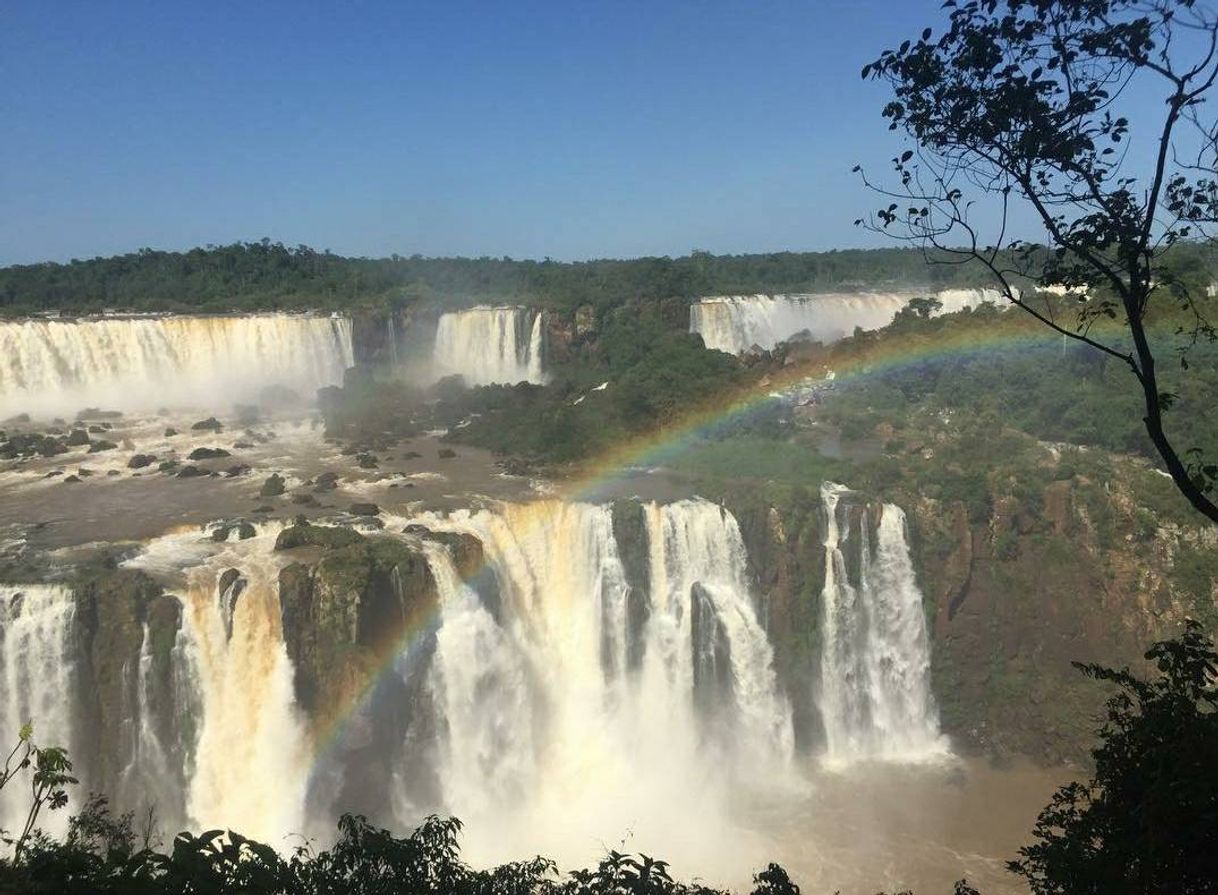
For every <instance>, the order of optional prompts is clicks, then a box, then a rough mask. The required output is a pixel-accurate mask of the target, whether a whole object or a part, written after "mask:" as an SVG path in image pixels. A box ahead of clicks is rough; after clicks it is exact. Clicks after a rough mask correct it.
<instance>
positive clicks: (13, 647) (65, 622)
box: [0, 584, 76, 834]
mask: <svg viewBox="0 0 1218 895" xmlns="http://www.w3.org/2000/svg"><path fill="white" fill-rule="evenodd" d="M74 618H75V602H74V600H73V598H72V592H71V591H70V590H69V589H67V588H65V587H59V586H55V585H41V584H39V585H24V586H19V587H14V586H11V585H10V586H8V587H6V588H4V590H3V591H0V731H2V732H3V735H4V736H5V738H6V740H5V743H4V746H3V748H4V750H5V754H7V753H8V750H10V749H12V747H13V746H15V745H16V737H17V732H18V731H20V730H21V728H22V726H23V725H25V724H26V723H29V722H32V723H33V725H34V737H33V739H34V742H35V743H37V744H38V745H39V746H60V747H63V748H65V749H68V750H69V752H71V750H72V748H73V746H74V740H73V733H74V731H73V724H72V708H73V701H72V694H73V693H75V692H76V680H75V674H76V651H75V647H76V643H75V640H74V637H73V621H74ZM23 783H24V781H17V782H14V783H13V784H11V785H10V786H7V787H5V788H4V789H3V790H0V827H3V829H5V830H8V831H9V832H11V833H17V832H20V830H21V829H22V827H23V825H24V823H25V816H26V813H27V812H28V811H29V807H30V805H29V797H28V792H29V790H28V788H27V787H26V786H24V785H22V784H23ZM66 823H67V812H65V811H57V812H51V813H49V814H48V815H47V816H45V817H43V818H41V819H40V821H39V825H40V826H41V827H42V828H43V829H44V830H46V831H48V832H50V833H52V834H57V833H61V832H62V831H63V830H64V829H65V827H66Z"/></svg>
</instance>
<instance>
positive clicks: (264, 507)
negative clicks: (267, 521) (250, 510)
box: [254, 503, 275, 513]
mask: <svg viewBox="0 0 1218 895" xmlns="http://www.w3.org/2000/svg"><path fill="white" fill-rule="evenodd" d="M254 512H255V513H273V512H275V508H274V507H273V506H269V505H268V504H265V503H264V504H260V505H258V506H256V507H254Z"/></svg>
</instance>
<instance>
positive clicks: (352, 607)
mask: <svg viewBox="0 0 1218 895" xmlns="http://www.w3.org/2000/svg"><path fill="white" fill-rule="evenodd" d="M303 527H305V526H297V528H303ZM307 527H309V528H313V527H314V526H307ZM292 530H293V529H287V530H286V531H292ZM344 531H345V530H344ZM350 534H352V535H354V536H355V540H353V541H352V540H350V539H347V538H344V539H342V540H343V541H345V543H338V542H337V541H336V540H334V541H330V542H327V543H323V544H320V545H315V546H313V550H314V555H315V557H316V558H313V559H311V560H310V561H308V562H296V563H292V564H291V565H288V566H287V567H285V568H284V569H283V570H282V571H281V572H280V575H279V599H280V605H281V611H282V618H283V634H284V641H285V644H286V646H287V651H288V656H289V657H290V658H291V660H292V665H293V668H294V669H295V680H294V683H295V689H296V697H297V702H298V703H299V705H300V706H301V707H302V708H303V709H304V710H305V712H306V713H307V714H308V716H309V718H310V720H311V722H312V723H313V725H314V726H315V728H316V729H317V730H320V731H328V730H330V729H331V727H332V725H333V724H334V722H335V721H336V720H337V719H338V718H339V717H340V716H348V713H349V710H350V709H351V707H352V706H356V711H355V714H354V715H349V716H348V719H347V723H346V724H344V726H343V729H342V732H341V734H340V735H339V737H338V740H337V741H336V743H335V744H334V748H333V752H334V753H335V756H334V759H333V761H334V764H335V765H336V768H337V770H336V775H337V777H338V779H339V783H338V784H337V792H336V793H335V794H334V795H333V799H334V801H335V803H336V804H337V806H338V807H339V809H340V810H345V807H347V806H363V807H364V808H365V810H366V809H367V806H370V805H371V806H376V805H385V810H386V811H388V805H387V804H385V799H386V798H387V796H386V793H387V792H388V791H389V785H390V781H391V777H392V774H393V767H392V763H393V762H392V756H393V755H394V754H395V753H396V751H397V749H398V747H399V746H400V744H401V742H402V741H403V738H404V737H405V735H406V732H407V728H408V726H409V724H408V722H409V719H410V717H411V715H412V713H414V711H415V702H416V701H417V697H418V690H419V689H420V687H421V681H420V680H419V679H420V678H421V677H422V676H421V675H415V676H414V679H415V683H414V686H413V688H411V687H409V686H408V684H407V683H406V682H404V681H403V680H402V678H401V677H400V676H399V675H396V674H381V672H382V671H383V669H384V668H385V667H386V665H387V664H388V663H391V662H393V661H395V660H396V659H397V658H398V657H399V656H400V655H401V654H402V653H403V651H404V650H405V649H406V648H407V647H409V649H410V650H412V651H414V655H413V656H412V659H413V660H414V661H418V662H419V663H420V664H421V665H423V666H425V664H426V661H427V659H428V658H429V656H430V651H431V650H432V649H433V648H434V641H433V640H432V637H433V635H432V632H431V631H430V628H429V624H428V622H429V620H430V619H431V618H434V616H435V614H436V613H438V611H439V597H438V594H437V592H436V585H435V581H434V579H433V578H432V574H431V569H430V567H429V566H428V563H427V559H426V556H425V555H424V554H423V552H422V550H421V549H420V548H419V547H418V546H417V545H412V544H410V543H407V542H405V541H400V540H397V539H393V538H383V537H368V538H365V537H363V536H361V535H359V534H357V533H354V532H350ZM318 551H319V555H318ZM374 814H375V812H374Z"/></svg>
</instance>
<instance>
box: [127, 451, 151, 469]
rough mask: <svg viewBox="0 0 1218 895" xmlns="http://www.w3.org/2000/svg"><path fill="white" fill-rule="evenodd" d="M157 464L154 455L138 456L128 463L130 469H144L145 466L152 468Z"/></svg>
mask: <svg viewBox="0 0 1218 895" xmlns="http://www.w3.org/2000/svg"><path fill="white" fill-rule="evenodd" d="M155 462H156V457H154V456H153V455H152V454H136V455H135V456H133V457H132V458H131V459H130V460H128V461H127V468H128V469H143V468H144V467H145V466H151V465H152V464H153V463H155Z"/></svg>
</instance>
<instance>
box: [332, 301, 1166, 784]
mask: <svg viewBox="0 0 1218 895" xmlns="http://www.w3.org/2000/svg"><path fill="white" fill-rule="evenodd" d="M981 313H986V314H988V315H991V316H987V318H986V320H985V322H984V325H981V326H978V325H977V323H976V322H975V321H972V320H969V319H968V318H969V317H971V316H973V315H975V314H981ZM952 318H954V319H956V320H958V321H960V322H961V323H962V324H963V325H957V326H951V325H948V326H944V327H939V328H936V330H935V331H934V332H929V333H910V334H891V333H880V334H878V335H877V334H864V335H863V336H862V337H861V341H858V343H857V344H855V342H856V340H849V344H848V343H845V342H844V343H839V345H838V346H832V347H830V348H829V349H828V351H827V355H825V356H819V357H817V358H816V359H815V360H811V361H807V362H802V363H795V364H792V365H791V366H788V367H784V368H782V369H781V370H780V371H778V372H776V373H772V374H771V375H768V376H764V377H762V378H761V380H760V381H758V382H755V383H752V384H750V385H749V386H748V387H745V388H742V389H740V390H739V391H738V392H736V393H734V394H732V395H730V396H727V397H726V398H725V399H724V400H722V401H719V402H716V403H714V404H712V405H708V406H704V407H700V408H697V409H694V410H691V411H690V412H688V413H686V414H685V415H683V416H682V417H681V418H680V419H679V420H676V421H673V422H671V423H669V424H667V425H665V426H662V427H660V428H658V429H656V430H654V431H652V432H649V433H647V434H644V435H641V436H638V437H636V438H632V439H630V440H629V441H627V442H625V443H623V444H622V445H620V446H618V447H616V448H614V449H613V450H610V451H607V452H605V453H603V454H601V455H600V456H598V457H596V458H594V459H593V460H591V461H588V462H586V463H584V464H581V465H580V466H579V467H577V468H574V469H572V470H570V471H569V472H568V474H567V475H566V476H565V477H564V479H563V481H562V483H561V485H560V486H559V487H558V488H557V489H556V490H555V491H554V492H553V493H552V494H551V495H550V496H549V497H550V499H554V500H565V501H596V500H597V499H598V498H602V497H603V496H604V493H605V492H606V491H607V490H608V488H609V486H611V485H613V484H614V483H616V482H618V481H620V480H622V479H624V478H626V477H628V476H629V475H630V474H631V472H632V471H637V470H638V469H639V468H640V467H655V466H662V465H664V464H666V463H670V462H671V461H672V460H673V459H674V458H676V457H678V456H679V455H681V454H682V453H684V452H686V451H688V450H690V449H691V448H692V447H695V446H696V445H697V444H699V443H700V442H702V441H703V440H704V439H706V438H708V437H711V436H714V435H715V433H716V432H717V431H718V430H722V429H723V428H724V427H726V426H729V425H738V424H740V423H741V422H746V421H747V420H748V419H749V418H750V417H753V416H755V415H757V414H760V413H762V412H764V411H766V410H768V409H771V408H773V407H775V406H777V405H778V404H779V403H780V402H782V401H784V400H786V399H787V398H788V396H789V394H790V393H791V392H792V391H793V390H795V389H798V388H802V387H806V386H808V385H810V384H812V383H815V382H818V381H819V382H825V381H827V380H828V379H830V378H832V381H833V382H834V383H835V384H836V383H849V382H852V381H859V380H864V379H866V378H868V377H879V376H883V375H886V374H889V373H892V372H896V371H900V370H902V369H905V368H914V367H917V366H920V365H926V364H932V365H933V364H938V363H943V362H946V361H951V360H960V359H968V358H975V357H984V356H985V355H987V354H992V353H996V352H1001V351H1011V350H1020V351H1038V350H1040V351H1043V350H1053V349H1055V348H1057V347H1058V346H1059V345H1061V344H1062V342H1061V338H1062V337H1059V336H1054V335H1050V334H1047V333H1046V332H1045V330H1044V329H1043V328H1042V327H1040V326H1039V325H1036V324H1033V323H1031V322H1028V321H1024V320H1021V319H1019V318H1017V317H1016V316H1015V315H1013V314H1006V313H999V312H995V311H988V312H987V311H964V312H961V313H960V314H958V315H952ZM952 318H949V319H952ZM965 321H968V322H965ZM1155 329H1156V330H1157V331H1159V332H1174V331H1175V330H1174V328H1173V329H1171V330H1167V329H1166V328H1165V327H1159V326H1156V327H1155ZM835 349H836V350H835ZM545 518H546V517H545V516H544V515H542V514H537V515H536V516H535V517H533V520H534V521H533V522H532V524H533V526H534V527H535V529H534V530H533V531H531V532H526V533H525V535H524V536H525V537H544V536H545V535H546V531H545V527H544V521H545ZM493 574H494V573H493V571H492V570H491V569H490V568H489V567H488V566H486V565H484V566H483V567H482V568H480V569H478V570H477V571H476V573H475V574H474V575H473V576H470V577H471V579H477V578H478V577H481V576H486V575H493ZM471 583H476V581H474V582H471ZM440 622H441V618H440V612H439V611H438V608H429V609H427V610H425V611H420V612H417V613H416V614H415V615H414V616H413V617H412V618H410V619H408V621H407V623H406V624H405V626H404V627H403V628H402V629H401V630H399V631H397V632H395V634H394V636H393V637H392V638H391V639H390V640H388V641H386V642H385V643H383V644H378V647H379V649H378V652H380V650H382V649H383V650H384V652H383V653H381V655H382V657H383V658H382V661H381V664H380V665H379V667H377V668H376V669H375V672H374V673H373V674H371V675H370V677H369V679H368V681H367V683H366V685H365V686H364V687H363V689H362V690H360V691H359V692H358V693H357V694H355V696H354V698H352V699H351V700H350V702H349V703H348V704H347V705H346V706H343V707H341V708H340V709H339V710H337V711H336V712H335V713H334V714H333V715H332V716H331V718H332V720H331V721H330V723H328V724H326V725H325V726H324V727H323V728H322V729H321V730H319V731H317V734H316V737H315V750H314V756H315V760H314V765H313V767H314V772H316V771H317V769H318V768H319V767H320V765H321V764H322V763H323V762H324V759H325V758H326V757H327V756H328V755H330V754H331V753H332V752H333V751H334V750H335V749H336V748H337V747H338V745H339V744H340V743H341V741H342V738H343V733H344V730H345V727H346V724H347V722H348V721H349V720H350V719H351V718H352V717H353V716H355V715H356V714H357V713H359V712H360V710H361V709H362V708H363V707H364V706H365V705H366V703H367V702H368V701H369V700H370V699H371V698H372V696H373V693H374V692H375V690H376V688H377V684H378V683H379V681H380V680H381V679H382V678H383V677H384V676H385V675H386V674H390V673H394V668H395V665H396V663H397V660H398V658H399V657H400V656H401V655H403V653H405V654H407V655H409V653H410V651H411V650H412V649H413V648H414V647H415V646H416V645H417V644H419V643H420V642H422V641H423V640H424V639H425V638H427V637H429V636H430V635H432V634H434V633H435V632H436V630H437V629H438V628H439V626H440Z"/></svg>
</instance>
